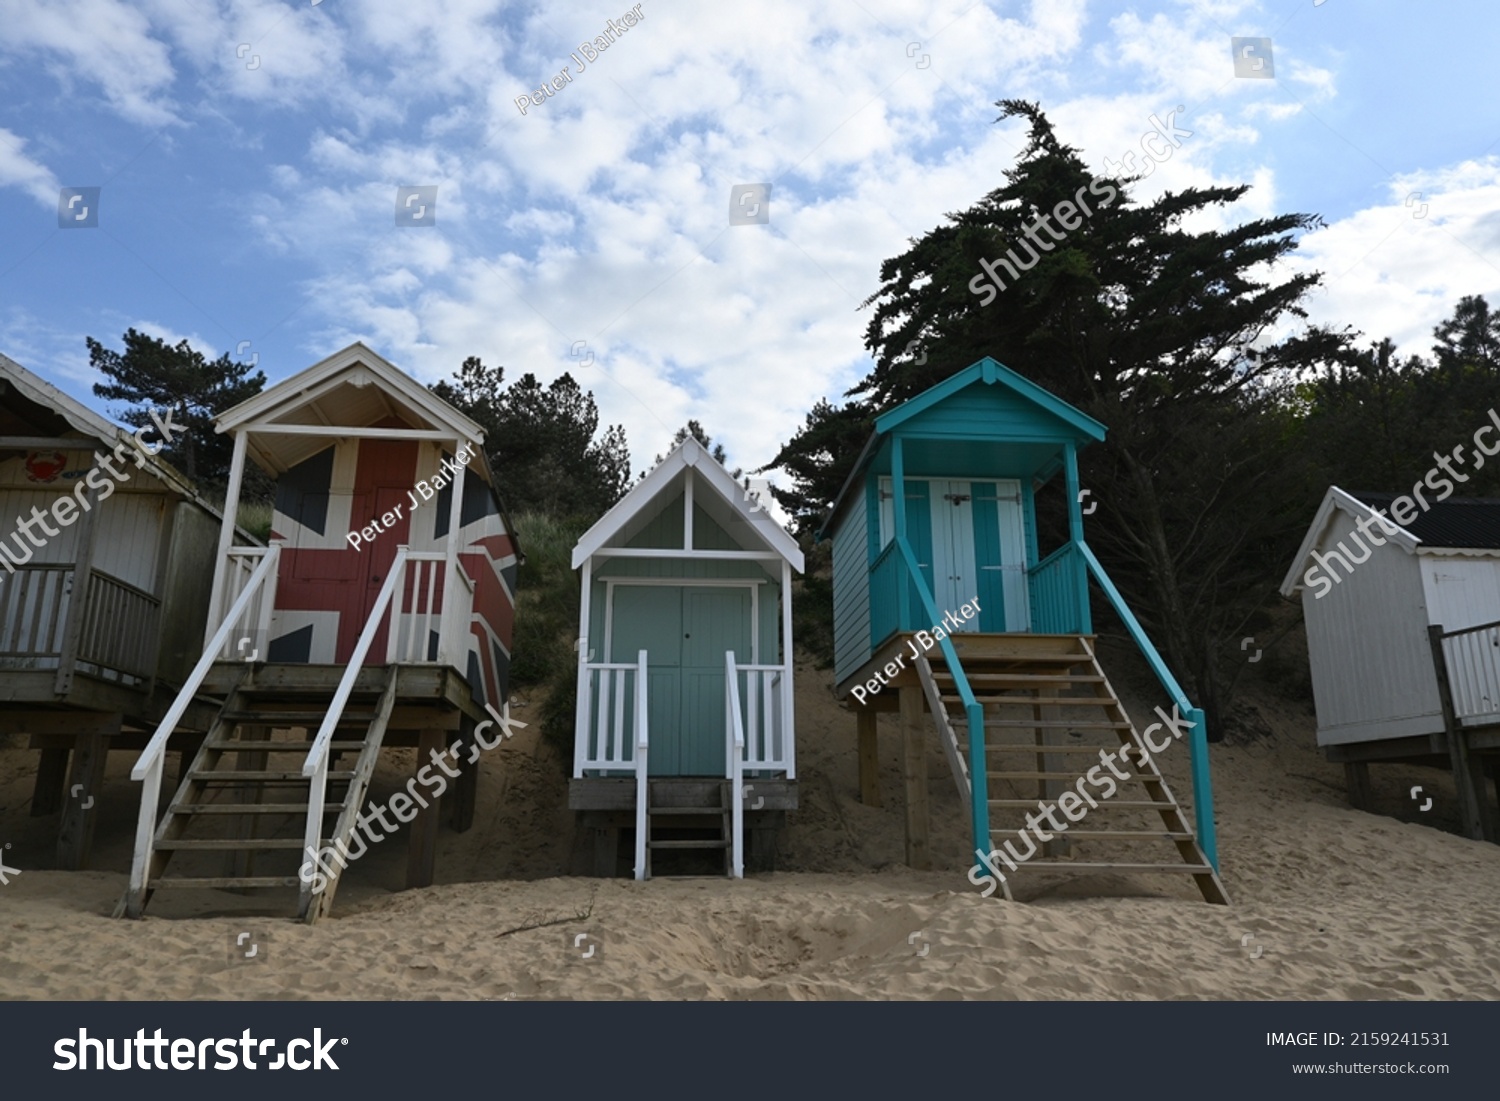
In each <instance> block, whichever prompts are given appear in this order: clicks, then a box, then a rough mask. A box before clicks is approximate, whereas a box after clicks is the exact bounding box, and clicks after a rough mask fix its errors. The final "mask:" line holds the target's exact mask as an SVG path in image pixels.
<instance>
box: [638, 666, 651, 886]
mask: <svg viewBox="0 0 1500 1101" xmlns="http://www.w3.org/2000/svg"><path fill="white" fill-rule="evenodd" d="M635 668H636V674H635V877H636V879H645V878H646V842H647V841H648V840H649V834H650V833H651V816H650V814H649V810H650V790H649V785H650V780H649V778H648V775H647V772H646V768H647V762H648V753H649V748H650V741H651V737H650V734H649V733H648V731H647V716H648V715H649V713H650V712H649V711H648V710H647V707H646V651H645V650H640V651H637V653H636V657H635Z"/></svg>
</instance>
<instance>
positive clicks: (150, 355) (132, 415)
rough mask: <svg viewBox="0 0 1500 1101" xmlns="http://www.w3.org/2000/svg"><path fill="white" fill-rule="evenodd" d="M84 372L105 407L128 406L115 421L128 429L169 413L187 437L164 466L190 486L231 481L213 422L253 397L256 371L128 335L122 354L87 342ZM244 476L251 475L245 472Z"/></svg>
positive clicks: (260, 378)
mask: <svg viewBox="0 0 1500 1101" xmlns="http://www.w3.org/2000/svg"><path fill="white" fill-rule="evenodd" d="M84 340H85V342H86V343H87V344H88V349H89V365H90V366H92V367H93V368H94V369H95V370H96V371H98V372H99V373H100V374H101V375H103V376H104V377H105V378H106V379H108V380H109V381H107V382H96V383H94V394H95V395H96V396H98V397H101V398H103V399H105V400H106V401H122V402H128V403H130V405H131V406H132V408H129V409H126V410H125V411H124V412H122V413H121V414H120V419H121V420H122V421H124V422H125V423H126V424H129V425H133V426H135V427H142V426H145V425H149V424H151V423H152V422H151V413H152V411H153V410H155V411H156V412H158V413H163V412H164V411H165V410H168V409H170V410H172V411H173V412H172V423H173V424H174V425H180V426H182V427H184V428H186V429H187V431H186V432H185V433H182V434H179V435H177V436H176V438H175V440H174V442H172V443H171V444H170V445H167V446H166V447H165V448H164V450H163V451H162V453H161V455H162V458H164V459H166V460H167V461H168V462H169V463H171V464H172V465H173V466H175V467H177V468H178V469H179V470H181V471H182V473H183V474H185V475H186V476H187V478H188V480H189V481H192V482H197V483H200V484H204V485H210V486H215V487H222V486H224V485H225V484H227V482H228V481H229V464H230V462H231V460H232V458H233V455H234V443H233V441H232V440H230V439H229V437H227V436H222V435H219V434H217V433H215V431H214V423H213V422H214V417H216V416H217V415H218V414H220V413H222V412H223V411H224V410H226V409H230V408H232V407H233V406H236V405H238V404H239V403H240V402H242V401H245V400H247V399H249V398H252V397H254V396H255V395H256V394H258V393H260V392H261V390H262V389H263V388H264V387H265V385H266V376H265V373H264V372H262V371H255V372H254V374H251V371H252V370H253V369H254V364H250V363H236V362H234V361H233V360H231V359H230V358H229V355H228V353H226V354H224V355H221V356H220V357H219V358H218V359H215V360H212V361H210V360H208V359H207V358H205V357H204V355H203V353H202V352H199V351H197V350H196V349H194V348H193V347H191V346H190V345H189V344H188V342H187V341H186V340H183V341H180V342H178V343H177V344H176V345H169V344H168V343H167V342H166V341H164V340H161V339H159V338H157V337H153V336H147V335H146V334H145V333H140V332H136V330H135V329H127V330H126V332H125V350H124V351H123V352H117V351H115V350H114V349H113V348H106V347H105V346H104V345H103V344H101V343H100V342H99V341H97V340H95V339H94V338H93V337H85V338H84ZM247 473H249V472H248V471H247Z"/></svg>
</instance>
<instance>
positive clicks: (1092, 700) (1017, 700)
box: [978, 695, 1119, 707]
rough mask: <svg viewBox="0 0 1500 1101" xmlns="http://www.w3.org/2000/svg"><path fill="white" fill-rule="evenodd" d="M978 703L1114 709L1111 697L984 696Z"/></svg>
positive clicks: (1113, 699)
mask: <svg viewBox="0 0 1500 1101" xmlns="http://www.w3.org/2000/svg"><path fill="white" fill-rule="evenodd" d="M978 698H979V702H980V703H982V704H984V706H986V707H1051V706H1058V707H1115V706H1117V705H1118V703H1119V701H1118V700H1116V699H1115V698H1114V697H1113V696H986V695H980V696H979V697H978Z"/></svg>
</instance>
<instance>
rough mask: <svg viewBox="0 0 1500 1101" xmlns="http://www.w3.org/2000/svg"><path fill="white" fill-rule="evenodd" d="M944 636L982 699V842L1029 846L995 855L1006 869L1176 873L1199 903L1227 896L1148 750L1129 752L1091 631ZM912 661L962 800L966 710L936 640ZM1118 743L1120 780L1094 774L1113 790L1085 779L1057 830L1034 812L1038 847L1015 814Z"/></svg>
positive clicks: (1178, 748)
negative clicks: (1085, 800) (1125, 757)
mask: <svg viewBox="0 0 1500 1101" xmlns="http://www.w3.org/2000/svg"><path fill="white" fill-rule="evenodd" d="M954 645H955V647H956V648H957V653H958V655H959V662H960V664H961V665H962V667H963V673H964V676H965V677H966V678H967V680H968V682H969V687H970V689H971V690H972V692H973V693H974V697H975V699H976V700H977V701H978V702H979V703H980V704H981V705H982V706H983V708H984V733H985V758H986V759H985V774H986V780H987V785H986V786H987V793H988V802H989V810H990V839H991V848H992V849H994V850H997V851H998V850H1000V849H1001V846H1002V845H1004V844H1005V843H1006V842H1007V841H1008V842H1010V845H1011V849H1010V852H1011V853H1013V854H1014V855H1015V856H1016V857H1020V856H1024V855H1025V854H1026V853H1028V852H1031V854H1032V855H1031V856H1030V857H1029V858H1027V859H1024V860H1016V864H1017V871H1011V870H1010V868H1009V867H1008V865H1006V864H1004V863H1000V862H998V861H997V864H999V867H1000V868H1001V869H1002V870H1003V871H1004V872H1005V874H1006V875H1007V876H1013V875H1016V874H1018V873H1024V872H1053V873H1071V874H1087V873H1107V872H1122V873H1130V874H1134V873H1149V874H1156V873H1175V874H1187V875H1191V876H1192V877H1193V880H1194V882H1195V883H1196V884H1197V886H1198V889H1199V890H1200V891H1201V892H1202V894H1203V897H1204V898H1205V899H1206V900H1207V901H1209V902H1216V903H1223V904H1227V903H1228V901H1229V897H1228V895H1227V893H1226V892H1225V890H1224V885H1223V883H1222V882H1220V880H1219V876H1218V873H1217V872H1215V870H1214V868H1213V866H1212V865H1211V864H1210V862H1209V860H1208V859H1207V857H1206V856H1205V855H1204V853H1203V850H1202V849H1201V848H1200V847H1199V845H1198V841H1197V838H1196V836H1195V835H1194V833H1193V829H1192V826H1191V825H1190V824H1189V819H1188V817H1187V816H1186V815H1185V814H1184V813H1183V811H1182V808H1181V807H1180V806H1179V805H1178V803H1177V800H1176V798H1175V797H1174V796H1173V795H1172V792H1171V789H1170V788H1169V787H1168V786H1167V783H1166V780H1165V779H1163V777H1162V774H1161V771H1160V770H1159V769H1158V768H1157V765H1156V761H1155V760H1154V757H1153V756H1152V755H1151V754H1150V753H1149V752H1148V753H1146V754H1144V755H1143V754H1140V752H1139V751H1140V748H1141V745H1142V743H1141V739H1140V735H1139V733H1138V732H1137V730H1136V728H1135V726H1134V724H1133V723H1132V722H1131V720H1130V717H1129V716H1128V715H1127V714H1126V713H1125V709H1124V707H1123V706H1122V705H1121V703H1120V701H1119V698H1118V697H1117V696H1116V695H1115V691H1114V689H1113V688H1112V687H1111V685H1110V683H1109V678H1108V677H1106V676H1105V674H1104V670H1103V669H1102V668H1101V667H1100V665H1099V661H1098V658H1097V656H1096V654H1095V652H1094V642H1093V639H1092V637H1090V636H1083V635H1007V636H1004V637H1003V638H1002V637H995V636H988V637H984V636H981V637H975V638H966V637H965V636H963V635H957V636H954ZM929 658H930V659H931V661H930V664H929V660H928V659H929ZM916 665H917V671H918V675H919V677H920V678H921V680H922V686H923V690H924V692H925V694H926V696H927V702H928V707H929V709H930V710H931V712H932V714H933V717H934V721H935V725H936V727H937V731H938V737H939V739H940V740H941V741H942V742H943V748H944V751H945V754H946V755H947V757H948V762H949V766H950V768H952V769H953V772H954V778H955V780H956V781H957V782H958V784H959V790H960V792H961V793H962V794H963V796H964V798H965V800H967V799H968V798H969V797H970V793H969V774H968V767H969V762H968V757H969V752H968V746H969V740H968V719H967V717H966V715H965V713H964V708H963V704H962V701H961V699H960V697H959V695H958V690H957V687H956V684H955V681H954V678H953V675H952V673H951V672H950V671H949V670H948V668H947V665H946V662H945V659H944V657H943V653H942V651H941V649H938V648H934V649H933V650H931V651H930V652H929V654H928V655H927V657H924V658H919V659H917V661H916ZM1164 737H1165V738H1167V740H1169V741H1171V743H1172V744H1171V748H1169V749H1168V750H1166V752H1169V753H1180V754H1182V755H1183V756H1184V758H1185V757H1186V756H1187V754H1188V747H1187V745H1186V744H1184V743H1182V742H1181V741H1180V740H1173V739H1170V737H1168V736H1167V735H1166V734H1165V733H1163V734H1162V735H1160V736H1158V739H1157V740H1158V741H1160V740H1161V739H1162V738H1164ZM1127 745H1129V746H1134V747H1135V748H1134V749H1132V751H1131V753H1130V758H1129V761H1128V763H1127V762H1121V763H1119V766H1118V767H1119V768H1120V771H1122V772H1125V773H1126V774H1127V775H1128V779H1124V780H1121V779H1118V777H1117V776H1115V775H1114V774H1113V773H1111V772H1109V771H1108V770H1102V771H1101V772H1100V773H1096V774H1095V775H1098V776H1101V777H1102V776H1109V777H1110V779H1111V780H1113V781H1114V783H1115V784H1116V785H1117V789H1118V790H1117V791H1116V792H1115V794H1114V795H1113V796H1111V797H1110V798H1107V799H1105V798H1098V797H1097V796H1099V795H1102V792H1101V791H1100V790H1099V788H1098V786H1097V785H1094V784H1093V783H1092V782H1088V783H1087V784H1086V788H1087V790H1089V791H1090V792H1091V793H1093V794H1095V796H1096V802H1097V804H1098V805H1097V806H1096V807H1094V808H1088V807H1086V806H1085V809H1086V810H1087V813H1086V814H1085V815H1082V816H1081V817H1080V819H1079V822H1078V824H1077V825H1073V824H1071V823H1070V820H1069V819H1068V818H1067V817H1066V816H1065V815H1064V814H1063V813H1062V812H1061V810H1055V811H1054V813H1053V817H1054V818H1055V819H1056V820H1057V821H1059V822H1061V823H1063V824H1064V825H1067V826H1068V828H1067V830H1066V831H1062V832H1058V831H1054V830H1053V829H1052V827H1051V826H1050V825H1047V824H1046V823H1045V821H1043V826H1042V828H1043V830H1044V831H1045V832H1047V833H1050V834H1052V838H1053V839H1052V840H1051V841H1049V842H1045V843H1040V844H1039V843H1038V841H1037V839H1036V838H1035V837H1034V836H1032V835H1031V833H1030V831H1029V830H1026V829H1025V828H1024V821H1025V817H1026V814H1027V812H1028V811H1030V812H1036V811H1037V809H1038V804H1039V803H1042V802H1047V803H1055V801H1056V799H1057V797H1058V796H1059V795H1060V794H1061V793H1062V792H1064V791H1068V790H1073V791H1077V785H1078V783H1079V780H1080V777H1083V776H1084V775H1085V774H1086V773H1087V772H1088V771H1089V769H1090V768H1092V767H1093V766H1095V765H1098V764H1099V763H1100V759H1099V754H1100V751H1101V750H1119V749H1120V747H1122V746H1127ZM1077 809H1078V808H1077V806H1074V810H1075V812H1076V811H1077ZM1023 834H1025V835H1026V836H1024V837H1023ZM1001 887H1002V889H1003V890H1004V893H1005V897H1006V898H1010V897H1011V891H1010V884H1009V881H1008V879H1002V880H1001Z"/></svg>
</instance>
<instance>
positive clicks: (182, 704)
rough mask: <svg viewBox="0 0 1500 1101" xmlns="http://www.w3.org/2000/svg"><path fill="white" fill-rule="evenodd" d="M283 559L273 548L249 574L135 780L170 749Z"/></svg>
mask: <svg viewBox="0 0 1500 1101" xmlns="http://www.w3.org/2000/svg"><path fill="white" fill-rule="evenodd" d="M280 557H281V546H280V544H277V545H275V546H272V547H270V548H269V549H268V550H267V551H266V554H265V556H264V557H263V558H262V559H261V562H260V565H258V566H256V567H255V572H254V573H252V574H251V575H250V580H249V581H247V582H246V583H245V588H244V589H243V590H242V591H241V592H240V595H239V597H238V599H236V600H235V602H234V605H233V606H232V607H231V608H230V609H229V612H228V614H227V615H225V617H224V621H223V622H222V623H220V624H219V629H218V630H217V631H215V632H214V636H213V638H211V639H210V640H209V642H208V645H207V646H205V647H204V648H203V656H202V657H201V658H199V659H198V664H197V665H195V666H193V671H192V672H191V673H189V674H188V678H187V680H186V681H184V682H183V685H182V689H181V691H179V692H178V693H177V698H176V699H175V700H173V701H172V706H171V707H169V708H168V709H167V713H166V714H165V715H163V716H162V720H161V722H160V723H159V724H157V727H156V733H154V734H152V735H151V740H150V741H149V742H147V743H146V748H145V749H143V750H141V755H140V757H138V758H137V759H136V762H135V767H134V768H133V769H131V770H130V778H131V779H132V780H144V779H146V774H147V772H148V771H149V770H150V768H151V766H152V765H153V764H154V763H155V762H156V760H157V758H159V757H160V756H161V754H162V753H163V752H164V751H165V750H166V748H167V741H168V739H170V738H171V736H172V731H173V730H175V729H176V728H177V721H178V720H179V719H181V718H182V716H183V713H184V712H185V711H187V706H188V704H189V703H190V702H192V699H193V696H194V695H195V694H197V691H198V688H199V686H201V685H202V684H203V679H204V678H205V677H207V676H208V671H209V670H210V669H211V668H213V664H214V662H215V660H217V658H218V656H219V651H220V650H222V649H223V648H224V643H226V642H227V641H229V633H230V631H232V630H233V629H234V625H235V624H236V623H238V622H239V620H240V616H242V615H244V614H245V609H246V608H248V607H249V606H250V599H251V597H253V596H254V595H255V593H256V592H257V591H259V589H260V587H261V585H263V584H264V583H265V580H266V578H267V577H268V576H269V575H270V574H271V573H272V572H273V571H274V570H275V569H276V562H277V560H278V559H279V558H280Z"/></svg>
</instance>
